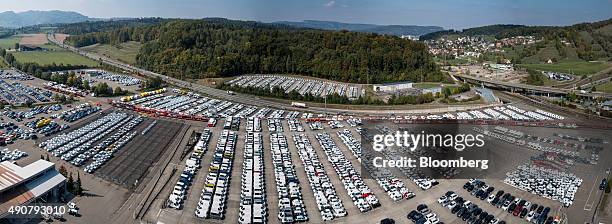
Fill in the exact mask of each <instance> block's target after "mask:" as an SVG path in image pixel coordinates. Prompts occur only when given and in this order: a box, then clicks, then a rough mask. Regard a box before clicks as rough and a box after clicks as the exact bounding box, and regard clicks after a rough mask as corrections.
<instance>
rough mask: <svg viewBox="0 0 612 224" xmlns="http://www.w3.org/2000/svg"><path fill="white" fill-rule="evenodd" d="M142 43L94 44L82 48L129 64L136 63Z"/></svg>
mask: <svg viewBox="0 0 612 224" xmlns="http://www.w3.org/2000/svg"><path fill="white" fill-rule="evenodd" d="M141 46H142V44H140V43H139V42H136V41H130V42H126V43H122V44H120V45H108V44H94V45H91V46H87V47H82V48H81V49H82V50H85V51H89V52H93V53H97V54H101V55H105V56H107V57H110V58H112V59H116V60H119V61H122V62H125V63H128V64H135V63H136V55H138V51H140V47H141Z"/></svg>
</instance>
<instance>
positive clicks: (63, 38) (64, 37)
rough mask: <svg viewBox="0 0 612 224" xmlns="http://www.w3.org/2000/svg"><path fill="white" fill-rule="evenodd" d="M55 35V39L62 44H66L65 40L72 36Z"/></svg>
mask: <svg viewBox="0 0 612 224" xmlns="http://www.w3.org/2000/svg"><path fill="white" fill-rule="evenodd" d="M53 35H54V36H55V39H56V40H57V41H59V42H60V43H64V40H66V38H67V37H68V36H70V35H68V34H63V33H56V34H53Z"/></svg>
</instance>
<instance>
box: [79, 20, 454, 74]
mask: <svg viewBox="0 0 612 224" xmlns="http://www.w3.org/2000/svg"><path fill="white" fill-rule="evenodd" d="M67 41H68V42H69V43H71V44H73V45H74V46H76V47H82V46H86V45H90V44H94V43H101V44H117V43H120V42H125V41H140V42H142V43H144V45H143V47H142V48H141V49H140V52H139V54H138V56H137V65H139V66H141V67H143V68H146V69H149V70H153V71H156V72H160V73H163V74H165V75H170V76H173V77H178V78H205V77H223V76H231V75H238V74H246V73H295V74H302V75H310V76H314V77H321V78H327V79H332V80H338V81H346V82H357V83H366V82H368V80H367V79H368V78H369V83H380V82H389V81H404V80H411V81H417V80H419V81H420V80H424V81H442V80H446V76H445V75H443V74H442V73H441V72H440V71H439V69H438V67H437V66H436V64H435V63H434V61H433V59H432V57H431V55H430V54H429V53H428V50H427V46H426V45H425V44H423V43H418V42H414V41H410V40H405V39H401V38H399V37H394V36H383V35H376V34H367V33H355V32H348V31H323V30H312V29H300V28H292V27H287V26H282V25H269V24H263V23H257V22H243V21H233V20H225V19H215V20H211V19H208V20H173V21H167V22H162V23H160V24H156V25H147V26H132V27H124V28H119V29H114V30H109V31H104V32H95V33H89V34H84V35H78V36H71V37H69V39H68V40H67Z"/></svg>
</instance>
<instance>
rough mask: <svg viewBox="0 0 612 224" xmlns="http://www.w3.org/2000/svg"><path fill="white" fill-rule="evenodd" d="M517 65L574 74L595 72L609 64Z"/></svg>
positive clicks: (579, 62)
mask: <svg viewBox="0 0 612 224" xmlns="http://www.w3.org/2000/svg"><path fill="white" fill-rule="evenodd" d="M517 66H519V67H523V68H528V69H533V70H538V71H552V72H564V73H572V74H576V75H590V74H595V73H597V72H599V71H601V70H604V69H606V68H608V67H609V66H610V65H609V64H608V63H605V62H584V61H576V62H561V63H557V64H519V65H517Z"/></svg>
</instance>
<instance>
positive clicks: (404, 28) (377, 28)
mask: <svg viewBox="0 0 612 224" xmlns="http://www.w3.org/2000/svg"><path fill="white" fill-rule="evenodd" d="M275 23H276V24H285V25H290V26H295V27H303V28H312V29H322V30H349V31H355V32H366V33H378V34H388V35H395V36H402V35H412V36H421V35H425V34H428V33H432V32H437V31H442V30H443V28H442V27H439V26H414V25H375V24H361V23H340V22H332V21H319V20H304V21H302V22H290V21H280V22H275Z"/></svg>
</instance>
